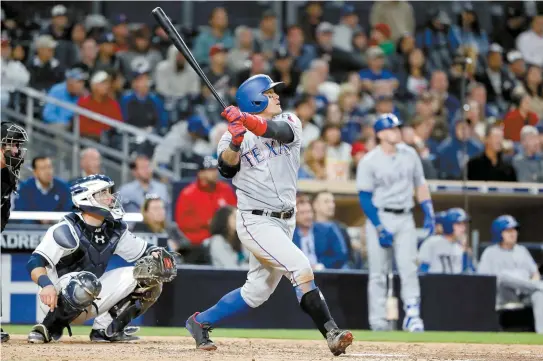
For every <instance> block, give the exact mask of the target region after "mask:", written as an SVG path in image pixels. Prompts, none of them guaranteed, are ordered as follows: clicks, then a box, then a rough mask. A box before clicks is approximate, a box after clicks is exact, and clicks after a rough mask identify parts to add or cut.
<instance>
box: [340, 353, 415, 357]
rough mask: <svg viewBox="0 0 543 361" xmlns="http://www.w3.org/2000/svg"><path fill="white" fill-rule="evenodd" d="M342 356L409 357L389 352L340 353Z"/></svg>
mask: <svg viewBox="0 0 543 361" xmlns="http://www.w3.org/2000/svg"><path fill="white" fill-rule="evenodd" d="M341 356H343V357H409V355H398V354H390V353H388V354H387V353H348V354H344V355H341Z"/></svg>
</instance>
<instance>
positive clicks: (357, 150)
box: [351, 137, 368, 179]
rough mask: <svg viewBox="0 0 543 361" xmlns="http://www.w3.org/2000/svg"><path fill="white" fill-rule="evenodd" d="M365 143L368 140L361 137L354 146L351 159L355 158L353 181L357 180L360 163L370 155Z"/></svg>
mask: <svg viewBox="0 0 543 361" xmlns="http://www.w3.org/2000/svg"><path fill="white" fill-rule="evenodd" d="M365 141H366V139H364V138H363V137H361V138H360V140H357V141H356V142H354V143H353V144H352V148H351V157H352V158H353V161H352V162H351V179H354V178H356V167H357V166H358V162H360V160H361V159H362V158H364V156H365V155H366V154H367V153H368V149H367V148H366V145H365V144H364V143H365Z"/></svg>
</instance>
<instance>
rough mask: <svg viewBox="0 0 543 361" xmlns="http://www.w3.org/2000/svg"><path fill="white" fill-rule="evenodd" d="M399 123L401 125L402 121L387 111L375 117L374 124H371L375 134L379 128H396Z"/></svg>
mask: <svg viewBox="0 0 543 361" xmlns="http://www.w3.org/2000/svg"><path fill="white" fill-rule="evenodd" d="M400 125H402V121H401V120H400V119H398V117H397V116H395V115H394V114H392V113H387V114H383V115H380V116H379V118H377V120H376V121H375V124H373V130H374V131H375V134H377V133H379V132H380V131H381V130H385V129H391V128H397V127H399V126H400Z"/></svg>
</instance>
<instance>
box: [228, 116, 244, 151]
mask: <svg viewBox="0 0 543 361" xmlns="http://www.w3.org/2000/svg"><path fill="white" fill-rule="evenodd" d="M228 131H229V132H230V134H232V140H231V142H230V143H231V144H232V146H234V148H237V149H238V150H239V147H240V146H241V143H242V142H243V138H244V136H245V133H246V132H247V129H245V127H244V126H243V123H241V122H240V121H234V122H232V123H228Z"/></svg>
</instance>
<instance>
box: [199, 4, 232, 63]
mask: <svg viewBox="0 0 543 361" xmlns="http://www.w3.org/2000/svg"><path fill="white" fill-rule="evenodd" d="M215 44H222V45H223V46H224V48H226V49H230V48H233V47H234V37H233V36H232V33H231V32H230V30H229V29H228V14H227V12H226V10H225V9H224V8H223V7H216V8H214V9H213V10H212V11H211V14H210V15H209V27H204V28H203V29H202V30H201V31H200V33H199V34H198V36H197V37H196V39H194V47H193V49H192V52H193V54H194V58H196V61H197V62H198V63H199V64H200V65H201V66H205V65H208V64H209V63H210V57H209V54H210V50H211V47H212V46H213V45H215Z"/></svg>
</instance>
